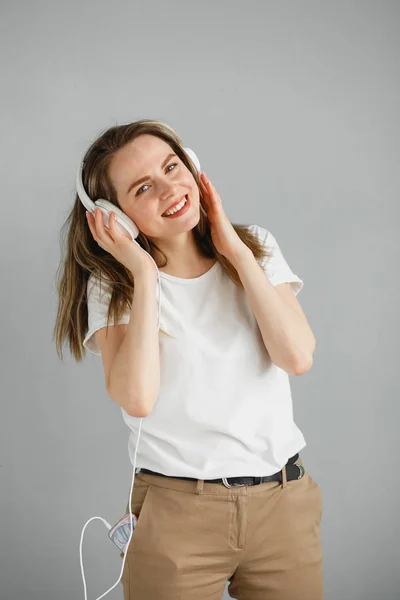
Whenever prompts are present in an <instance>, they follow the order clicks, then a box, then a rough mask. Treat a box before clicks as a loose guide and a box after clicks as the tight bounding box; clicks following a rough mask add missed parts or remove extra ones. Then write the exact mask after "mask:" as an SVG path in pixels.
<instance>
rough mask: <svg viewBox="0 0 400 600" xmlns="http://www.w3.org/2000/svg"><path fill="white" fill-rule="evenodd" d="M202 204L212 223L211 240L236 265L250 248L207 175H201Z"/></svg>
mask: <svg viewBox="0 0 400 600" xmlns="http://www.w3.org/2000/svg"><path fill="white" fill-rule="evenodd" d="M200 191H201V198H200V202H201V205H202V207H203V208H204V210H205V212H206V214H207V218H208V221H209V223H210V230H211V238H212V241H213V243H214V246H215V247H216V249H217V250H218V252H219V253H220V254H222V255H223V256H225V257H226V258H227V259H228V260H229V261H230V262H231V263H234V262H235V260H236V259H238V258H239V257H240V256H241V255H242V254H243V253H245V252H248V250H249V248H248V246H246V244H245V243H244V242H242V240H241V239H240V237H239V236H238V234H237V233H236V231H235V229H234V228H233V226H232V223H231V222H230V221H229V219H228V217H227V215H226V213H225V211H224V208H223V206H222V200H221V197H220V195H219V194H218V192H217V190H216V189H215V187H214V186H213V184H212V183H211V181H210V180H209V179H208V177H207V176H206V174H205V173H200Z"/></svg>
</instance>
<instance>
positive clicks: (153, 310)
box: [107, 272, 160, 417]
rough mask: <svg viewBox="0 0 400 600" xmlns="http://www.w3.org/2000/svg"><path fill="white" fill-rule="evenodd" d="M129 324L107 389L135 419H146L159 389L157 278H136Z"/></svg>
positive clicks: (146, 273) (147, 275) (145, 276)
mask: <svg viewBox="0 0 400 600" xmlns="http://www.w3.org/2000/svg"><path fill="white" fill-rule="evenodd" d="M134 281H135V288H134V293H133V298H132V307H131V314H130V321H129V323H128V325H127V330H126V335H125V337H124V339H123V341H122V343H121V345H120V347H119V349H118V352H117V354H116V356H115V358H114V360H113V362H112V366H111V369H110V374H109V379H108V381H107V390H108V393H109V395H110V397H111V398H112V399H113V400H115V401H116V402H118V403H119V404H121V406H123V408H124V409H125V410H126V412H127V413H128V414H130V415H132V416H134V417H145V416H147V415H148V414H149V413H150V412H151V410H152V407H153V405H154V402H155V401H156V399H157V397H158V394H159V390H160V353H159V341H158V313H157V310H158V308H157V302H156V288H157V276H155V277H154V275H153V274H152V273H148V272H143V273H141V274H139V275H135V277H134Z"/></svg>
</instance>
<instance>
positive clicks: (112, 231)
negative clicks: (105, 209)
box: [108, 211, 118, 242]
mask: <svg viewBox="0 0 400 600" xmlns="http://www.w3.org/2000/svg"><path fill="white" fill-rule="evenodd" d="M108 226H109V228H110V236H111V237H112V239H113V241H114V242H115V240H116V239H117V238H118V230H117V227H116V224H115V212H114V211H112V212H111V214H110V218H109V220H108Z"/></svg>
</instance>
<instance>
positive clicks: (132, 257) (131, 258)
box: [86, 208, 157, 277]
mask: <svg viewBox="0 0 400 600" xmlns="http://www.w3.org/2000/svg"><path fill="white" fill-rule="evenodd" d="M86 217H87V221H88V225H89V229H90V231H91V232H92V235H93V238H94V240H95V241H96V242H97V243H98V245H99V246H100V248H103V249H104V250H106V251H107V252H109V253H110V254H112V256H113V257H114V258H115V259H117V260H118V261H119V262H120V263H122V264H123V265H124V266H125V267H126V268H127V269H129V271H131V273H132V275H133V276H134V277H135V275H136V276H138V275H141V274H142V273H146V274H147V273H151V274H154V276H155V277H157V269H156V266H155V264H154V263H153V260H152V258H151V257H150V255H149V254H148V253H147V252H146V251H145V250H143V248H141V247H140V246H139V244H137V243H136V242H134V241H133V240H132V239H131V238H130V237H128V235H124V234H123V233H121V232H120V231H119V230H118V229H117V227H116V218H115V213H114V212H112V213H111V214H110V217H109V229H108V228H106V226H105V225H104V220H103V213H102V212H101V210H100V209H99V208H96V209H95V216H93V215H92V213H90V212H89V211H87V213H86Z"/></svg>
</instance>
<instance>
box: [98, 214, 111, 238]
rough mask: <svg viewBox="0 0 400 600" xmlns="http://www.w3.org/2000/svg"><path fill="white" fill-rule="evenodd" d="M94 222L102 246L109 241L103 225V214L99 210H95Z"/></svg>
mask: <svg viewBox="0 0 400 600" xmlns="http://www.w3.org/2000/svg"><path fill="white" fill-rule="evenodd" d="M95 221H96V231H97V235H98V237H99V238H100V240H101V241H102V242H103V244H104V243H105V242H107V241H109V240H110V235H109V234H108V233H107V230H106V227H105V225H104V220H103V213H102V212H101V210H100V209H99V208H96V212H95Z"/></svg>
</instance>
